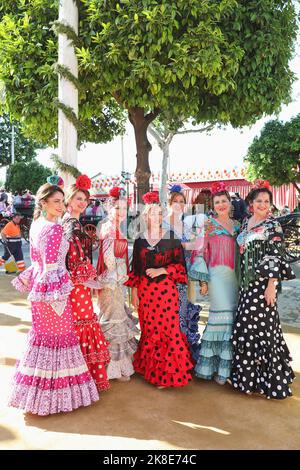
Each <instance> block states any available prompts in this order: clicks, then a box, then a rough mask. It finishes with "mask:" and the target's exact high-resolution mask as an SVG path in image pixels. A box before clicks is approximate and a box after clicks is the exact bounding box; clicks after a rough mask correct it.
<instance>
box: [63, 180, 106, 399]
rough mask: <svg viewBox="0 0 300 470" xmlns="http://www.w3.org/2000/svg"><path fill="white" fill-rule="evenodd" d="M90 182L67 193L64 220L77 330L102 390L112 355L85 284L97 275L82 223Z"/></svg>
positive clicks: (72, 301) (94, 377)
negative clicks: (81, 218)
mask: <svg viewBox="0 0 300 470" xmlns="http://www.w3.org/2000/svg"><path fill="white" fill-rule="evenodd" d="M90 184H91V183H90V179H89V178H88V177H87V176H85V175H82V176H79V177H78V178H77V180H76V183H75V184H73V185H71V186H70V188H69V190H68V192H67V194H66V204H67V208H68V210H67V213H66V214H65V216H64V218H63V228H64V232H65V234H66V236H67V238H68V240H69V242H70V248H69V251H68V255H67V268H68V270H69V273H70V276H71V280H72V282H73V284H74V289H73V290H72V292H71V304H72V310H73V316H74V323H75V330H76V334H77V337H78V339H79V342H80V347H81V351H82V353H83V356H84V358H85V361H86V363H87V366H88V368H89V371H90V373H91V375H92V377H93V379H94V381H95V383H96V385H97V388H98V390H99V391H100V390H101V391H103V390H107V389H108V388H109V381H108V379H107V373H106V366H107V365H108V363H109V359H110V355H109V350H108V342H107V341H106V339H105V338H104V336H103V333H102V331H101V327H100V325H99V322H98V318H97V316H96V314H95V313H94V308H93V302H92V296H91V289H90V288H89V287H88V286H87V285H85V283H88V282H89V281H91V280H93V279H95V278H96V276H97V272H96V269H95V268H94V267H93V265H92V263H91V255H92V247H91V243H89V242H90V239H89V237H88V236H87V235H86V234H85V232H84V231H83V228H82V226H81V224H80V222H79V217H80V215H81V214H82V213H83V212H84V210H85V209H86V207H87V205H88V201H89V197H90V195H89V192H88V189H89V188H90Z"/></svg>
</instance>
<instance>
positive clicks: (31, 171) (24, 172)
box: [5, 160, 53, 194]
mask: <svg viewBox="0 0 300 470" xmlns="http://www.w3.org/2000/svg"><path fill="white" fill-rule="evenodd" d="M52 173H53V172H52V171H51V170H50V168H47V167H45V166H43V165H41V164H40V163H39V162H38V161H36V160H32V161H31V162H16V163H14V164H13V165H11V166H10V167H9V171H8V173H7V179H6V183H5V187H6V188H7V189H8V190H9V191H12V192H15V191H19V192H22V191H24V190H25V189H29V190H30V191H31V192H32V193H34V194H35V193H36V192H37V190H38V188H39V187H40V186H41V185H42V184H44V183H46V180H47V177H48V176H50V175H51V174H52Z"/></svg>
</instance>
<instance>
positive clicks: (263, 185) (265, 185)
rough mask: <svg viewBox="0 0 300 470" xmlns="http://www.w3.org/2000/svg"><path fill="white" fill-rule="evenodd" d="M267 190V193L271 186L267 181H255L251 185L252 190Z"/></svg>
mask: <svg viewBox="0 0 300 470" xmlns="http://www.w3.org/2000/svg"><path fill="white" fill-rule="evenodd" d="M263 188H265V189H268V190H269V191H270V190H271V185H270V183H269V181H267V180H255V181H254V183H253V187H252V189H263Z"/></svg>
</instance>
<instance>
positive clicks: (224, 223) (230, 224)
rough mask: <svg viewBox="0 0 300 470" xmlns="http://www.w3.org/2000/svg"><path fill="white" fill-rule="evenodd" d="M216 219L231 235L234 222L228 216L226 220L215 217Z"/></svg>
mask: <svg viewBox="0 0 300 470" xmlns="http://www.w3.org/2000/svg"><path fill="white" fill-rule="evenodd" d="M217 221H218V222H219V224H220V225H221V226H222V227H223V228H225V230H227V232H229V233H230V234H231V235H233V232H234V223H233V221H232V220H231V219H230V218H229V219H228V221H223V220H222V221H220V219H219V218H217Z"/></svg>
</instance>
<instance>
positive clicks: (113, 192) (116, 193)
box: [108, 186, 126, 199]
mask: <svg viewBox="0 0 300 470" xmlns="http://www.w3.org/2000/svg"><path fill="white" fill-rule="evenodd" d="M108 194H109V195H110V197H113V198H114V199H120V197H123V196H125V194H126V192H125V190H124V189H123V188H121V187H120V186H114V187H113V188H111V189H110V190H109V193H108Z"/></svg>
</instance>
